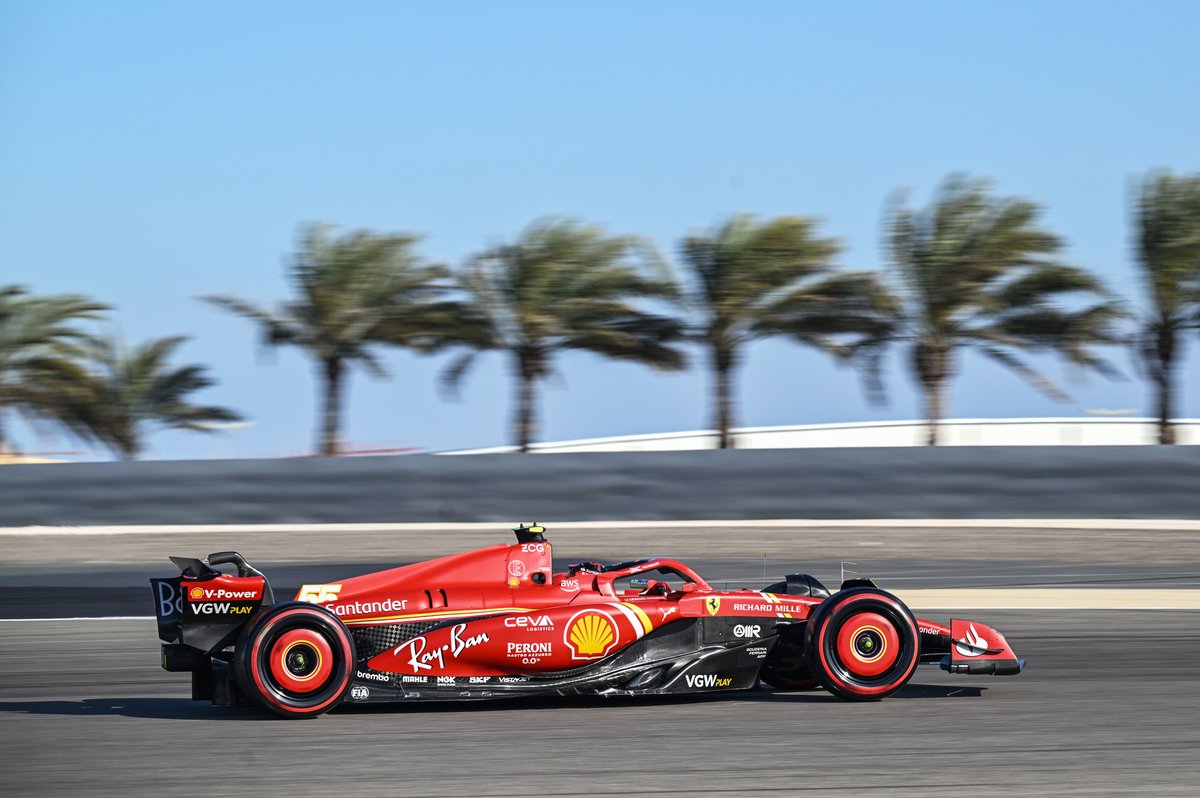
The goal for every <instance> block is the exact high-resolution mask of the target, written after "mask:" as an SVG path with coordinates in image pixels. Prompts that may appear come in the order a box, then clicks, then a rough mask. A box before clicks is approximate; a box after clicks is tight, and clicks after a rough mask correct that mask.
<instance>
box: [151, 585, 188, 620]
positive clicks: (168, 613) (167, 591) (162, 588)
mask: <svg viewBox="0 0 1200 798" xmlns="http://www.w3.org/2000/svg"><path fill="white" fill-rule="evenodd" d="M154 584H155V586H156V587H157V588H158V596H157V598H158V612H157V615H158V617H159V618H162V619H164V620H165V619H171V618H176V616H178V615H181V614H182V613H183V593H180V592H176V590H175V585H173V584H172V583H171V582H170V581H168V580H166V579H161V580H157V581H155V583H154Z"/></svg>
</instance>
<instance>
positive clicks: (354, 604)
mask: <svg viewBox="0 0 1200 798" xmlns="http://www.w3.org/2000/svg"><path fill="white" fill-rule="evenodd" d="M329 609H331V610H333V613H334V615H336V616H338V617H339V618H341V617H342V616H344V615H378V614H380V613H385V612H404V611H405V610H407V609H408V599H400V600H399V601H396V600H395V599H390V598H388V599H383V600H382V601H348V602H346V603H345V604H330V605H329Z"/></svg>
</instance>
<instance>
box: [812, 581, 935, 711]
mask: <svg viewBox="0 0 1200 798" xmlns="http://www.w3.org/2000/svg"><path fill="white" fill-rule="evenodd" d="M805 650H806V655H807V657H808V661H809V666H810V668H811V670H812V673H813V674H814V675H815V676H816V677H817V678H818V679H819V680H820V682H821V684H822V686H824V687H825V689H827V690H829V692H831V693H833V694H834V695H836V696H839V697H841V698H845V699H849V700H852V701H877V700H879V699H881V698H884V697H886V696H889V695H891V694H892V693H894V692H896V691H897V690H899V689H900V688H901V687H903V686H904V685H905V684H906V683H907V682H908V680H909V679H911V678H912V675H913V673H915V672H916V669H917V663H918V662H919V661H920V635H919V632H918V630H917V622H916V619H915V618H914V617H913V614H912V612H910V611H909V609H908V607H906V606H904V603H903V602H902V601H900V599H898V598H896V597H895V596H893V595H892V594H891V593H888V592H886V591H883V590H879V589H877V588H870V587H862V588H852V589H850V590H846V591H843V592H841V593H837V594H835V595H833V596H831V597H830V598H828V599H826V600H825V601H824V602H823V603H822V604H821V605H820V607H818V609H817V611H816V613H814V616H813V618H812V619H811V620H810V621H809V622H808V628H807V629H806V631H805Z"/></svg>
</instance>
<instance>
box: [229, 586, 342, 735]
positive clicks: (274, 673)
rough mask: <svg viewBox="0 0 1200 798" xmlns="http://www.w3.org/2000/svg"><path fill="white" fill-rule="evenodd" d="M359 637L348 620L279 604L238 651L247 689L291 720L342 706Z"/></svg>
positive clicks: (238, 667) (236, 663)
mask: <svg viewBox="0 0 1200 798" xmlns="http://www.w3.org/2000/svg"><path fill="white" fill-rule="evenodd" d="M353 668H354V640H353V638H351V636H350V632H349V630H347V629H346V626H345V624H343V623H342V622H341V620H340V619H339V618H338V617H337V616H336V615H334V614H333V613H332V612H330V611H329V610H327V609H325V608H324V607H319V606H317V605H314V604H306V603H300V602H289V603H287V604H280V605H277V606H275V607H273V608H272V609H271V610H269V611H268V612H265V613H263V614H262V615H260V616H259V617H258V618H256V619H255V622H254V623H253V624H251V625H250V626H249V627H248V628H247V630H246V634H245V635H244V637H243V638H242V640H241V641H240V642H239V644H238V647H237V652H236V653H235V654H234V672H235V673H236V674H237V679H238V683H239V685H240V686H241V688H242V691H243V692H244V693H246V694H247V695H249V696H250V697H251V698H253V699H254V700H255V702H257V703H258V704H260V705H262V706H263V707H265V708H266V709H269V710H271V711H272V712H275V713H276V714H279V715H283V716H284V717H290V718H301V717H314V716H316V715H320V714H322V713H324V712H328V711H329V710H331V709H333V708H334V707H336V706H337V705H338V704H340V703H341V702H342V699H343V698H345V696H346V693H347V692H348V691H349V689H350V678H351V676H352V675H353Z"/></svg>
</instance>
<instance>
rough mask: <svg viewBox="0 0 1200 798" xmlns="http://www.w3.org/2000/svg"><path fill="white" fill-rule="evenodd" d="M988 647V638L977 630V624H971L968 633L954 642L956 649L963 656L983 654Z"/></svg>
mask: <svg viewBox="0 0 1200 798" xmlns="http://www.w3.org/2000/svg"><path fill="white" fill-rule="evenodd" d="M987 647H988V644H987V640H985V639H984V638H983V636H982V635H980V634H979V632H976V631H975V624H971V626H970V628H969V629H967V633H966V634H965V635H963V639H962V640H961V641H959V642H956V643H955V644H954V650H955V651H957V652H958V654H959V656H962V657H980V656H983V655H984V654H986V653H987Z"/></svg>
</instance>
